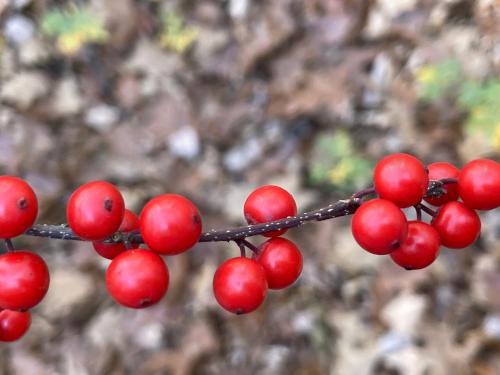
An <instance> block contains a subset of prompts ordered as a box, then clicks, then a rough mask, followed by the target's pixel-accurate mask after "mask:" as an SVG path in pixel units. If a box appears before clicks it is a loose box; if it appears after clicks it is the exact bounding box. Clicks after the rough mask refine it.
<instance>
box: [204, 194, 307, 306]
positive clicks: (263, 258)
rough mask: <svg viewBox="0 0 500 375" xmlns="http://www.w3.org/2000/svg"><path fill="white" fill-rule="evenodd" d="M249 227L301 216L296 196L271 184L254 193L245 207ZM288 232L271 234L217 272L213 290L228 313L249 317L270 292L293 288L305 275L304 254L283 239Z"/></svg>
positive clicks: (227, 262)
mask: <svg viewBox="0 0 500 375" xmlns="http://www.w3.org/2000/svg"><path fill="white" fill-rule="evenodd" d="M243 211H244V214H245V218H246V220H247V222H248V224H260V223H266V222H270V221H274V220H279V219H283V218H286V217H290V216H295V215H296V214H297V205H296V203H295V200H294V199H293V197H292V195H291V194H290V193H288V192H287V191H286V190H284V189H282V188H280V187H279V186H274V185H267V186H262V187H260V188H258V189H256V190H254V191H253V192H252V193H251V194H250V195H249V196H248V198H247V200H246V201H245V205H244V208H243ZM286 231H287V229H282V230H279V231H271V232H267V233H265V234H264V235H265V236H266V237H271V238H270V239H269V240H267V241H266V242H264V243H263V244H261V245H260V246H258V247H254V246H251V244H247V245H248V246H249V247H250V249H251V250H253V251H254V257H253V258H247V257H245V256H244V254H243V255H242V256H241V257H236V258H232V259H229V260H227V261H225V262H224V263H223V264H222V265H221V266H220V267H219V268H218V269H217V271H216V272H215V276H214V282H213V289H214V295H215V298H216V299H217V302H219V304H220V305H221V306H222V307H223V308H224V309H226V310H227V311H230V312H233V313H235V314H245V313H249V312H251V311H254V310H255V309H257V308H258V307H259V306H260V305H261V304H262V302H264V299H265V298H266V294H267V289H268V288H269V289H283V288H286V287H288V286H290V285H292V284H293V283H294V282H295V280H297V279H298V277H299V275H300V273H301V272H302V254H301V253H300V251H299V249H298V248H297V246H295V244H294V243H293V242H292V241H290V240H287V239H285V238H281V237H279V236H281V235H282V234H284V233H285V232H286Z"/></svg>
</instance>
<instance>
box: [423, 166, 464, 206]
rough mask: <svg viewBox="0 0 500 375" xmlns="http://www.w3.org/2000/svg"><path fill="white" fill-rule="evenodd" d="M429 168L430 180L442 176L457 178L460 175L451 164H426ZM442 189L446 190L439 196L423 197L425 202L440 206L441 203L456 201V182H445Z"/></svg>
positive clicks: (441, 177) (439, 178) (438, 178)
mask: <svg viewBox="0 0 500 375" xmlns="http://www.w3.org/2000/svg"><path fill="white" fill-rule="evenodd" d="M427 169H428V170H429V179H431V180H441V179H443V178H457V179H458V176H459V175H460V170H459V169H458V168H457V167H455V166H454V165H453V164H450V163H445V162H439V163H432V164H429V165H428V166H427ZM443 189H444V190H445V191H446V193H445V194H443V195H441V196H440V197H435V198H424V199H425V201H426V202H428V203H430V204H432V205H433V206H442V205H443V204H445V203H447V202H451V201H456V200H457V199H458V184H457V183H453V184H445V185H443Z"/></svg>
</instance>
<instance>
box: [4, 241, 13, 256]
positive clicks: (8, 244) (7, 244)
mask: <svg viewBox="0 0 500 375" xmlns="http://www.w3.org/2000/svg"><path fill="white" fill-rule="evenodd" d="M4 241H5V247H6V248H7V252H9V253H10V252H12V251H14V250H15V248H14V244H13V243H12V240H11V239H10V238H6V239H5V240H4Z"/></svg>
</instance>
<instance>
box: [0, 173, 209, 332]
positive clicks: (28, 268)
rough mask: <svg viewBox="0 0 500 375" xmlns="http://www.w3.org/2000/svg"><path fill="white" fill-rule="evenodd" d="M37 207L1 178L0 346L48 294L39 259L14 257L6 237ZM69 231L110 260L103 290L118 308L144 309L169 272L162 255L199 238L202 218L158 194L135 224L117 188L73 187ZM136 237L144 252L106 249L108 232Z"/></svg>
mask: <svg viewBox="0 0 500 375" xmlns="http://www.w3.org/2000/svg"><path fill="white" fill-rule="evenodd" d="M37 212H38V203H37V198H36V195H35V193H34V192H33V189H32V188H31V187H30V186H29V185H28V184H27V183H26V182H25V181H23V180H21V179H19V178H16V177H10V176H2V177H0V238H2V239H5V240H6V243H7V244H8V245H9V246H8V247H9V248H8V252H6V253H4V254H2V255H0V341H14V340H17V339H19V338H20V337H22V336H23V335H24V333H25V332H26V331H27V329H28V328H29V325H30V322H31V316H30V312H29V310H30V309H31V308H33V307H34V306H36V305H37V304H38V303H40V301H41V300H42V299H43V297H44V296H45V294H46V293H47V290H48V288H49V281H50V277H49V271H48V268H47V265H46V264H45V262H44V261H43V259H42V258H41V257H40V256H39V255H37V254H35V253H33V252H28V251H20V250H14V249H13V248H12V246H11V242H10V238H12V237H16V236H18V235H20V234H23V233H24V232H25V231H26V230H28V229H29V228H30V227H31V226H32V225H33V223H34V222H35V219H36V216H37ZM67 220H68V224H69V226H70V227H71V229H72V230H73V232H74V233H75V234H77V235H78V236H79V237H80V238H81V239H83V240H88V241H92V243H93V247H94V249H95V250H96V252H97V253H98V254H100V255H101V256H103V257H104V258H107V259H111V260H112V261H111V263H110V264H109V267H108V269H107V271H106V286H107V289H108V291H109V293H110V294H111V296H112V297H113V298H114V299H115V300H116V301H117V302H118V303H120V304H122V305H124V306H127V307H131V308H143V307H147V306H151V305H153V304H155V303H156V302H158V301H159V300H160V299H161V298H162V297H163V296H164V295H165V293H166V291H167V288H168V282H169V273H168V268H167V265H166V263H165V261H164V260H163V259H162V258H161V257H160V254H161V255H173V254H179V253H182V252H184V251H186V250H188V249H189V248H191V247H192V246H193V245H194V244H195V243H196V242H197V241H198V239H199V237H200V234H201V216H200V213H199V211H198V209H197V208H196V206H195V205H194V204H193V203H191V202H190V201H189V200H188V199H186V198H184V197H182V196H179V195H174V194H165V195H161V196H158V197H155V198H153V199H152V200H150V201H149V202H148V203H147V204H146V205H145V207H144V209H143V211H142V213H141V216H140V218H138V217H137V216H136V215H134V214H133V213H132V212H131V211H129V210H127V209H125V205H124V200H123V197H122V195H121V194H120V192H119V191H118V190H117V188H116V187H115V186H114V185H112V184H110V183H108V182H104V181H94V182H90V183H88V184H85V185H82V186H81V187H79V188H78V189H77V190H76V191H75V192H74V193H73V194H72V195H71V197H70V199H69V202H68V205H67ZM117 231H119V232H122V233H128V234H130V233H134V232H137V233H139V232H140V234H141V235H142V237H143V240H144V242H145V244H146V245H147V246H148V247H149V249H139V248H138V247H139V245H138V244H132V243H128V242H126V241H125V243H107V242H105V240H106V239H108V238H109V237H110V236H112V235H113V234H114V233H115V232H117Z"/></svg>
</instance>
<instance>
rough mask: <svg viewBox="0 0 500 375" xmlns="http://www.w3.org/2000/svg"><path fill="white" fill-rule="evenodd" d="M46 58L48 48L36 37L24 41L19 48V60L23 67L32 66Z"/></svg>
mask: <svg viewBox="0 0 500 375" xmlns="http://www.w3.org/2000/svg"><path fill="white" fill-rule="evenodd" d="M48 57H49V51H48V47H47V46H46V45H45V44H44V42H43V41H42V40H41V39H40V38H38V37H36V36H35V37H33V38H30V39H28V40H26V41H25V42H24V43H23V44H22V45H21V46H20V49H19V59H20V61H21V64H23V65H24V66H33V65H35V64H37V63H38V62H40V61H43V60H46V59H47V58H48Z"/></svg>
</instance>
